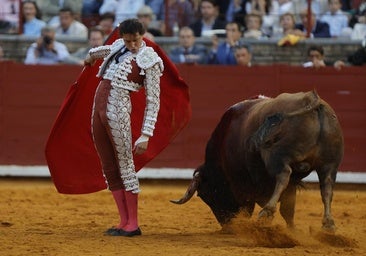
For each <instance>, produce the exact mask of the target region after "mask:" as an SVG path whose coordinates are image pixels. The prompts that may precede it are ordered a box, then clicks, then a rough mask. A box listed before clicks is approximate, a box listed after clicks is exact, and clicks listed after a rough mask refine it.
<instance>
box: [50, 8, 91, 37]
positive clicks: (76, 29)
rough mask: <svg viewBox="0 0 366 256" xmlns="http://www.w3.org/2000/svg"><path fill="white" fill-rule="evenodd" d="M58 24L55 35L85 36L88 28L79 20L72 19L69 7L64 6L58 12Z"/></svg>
mask: <svg viewBox="0 0 366 256" xmlns="http://www.w3.org/2000/svg"><path fill="white" fill-rule="evenodd" d="M59 17H60V24H59V25H58V26H57V27H56V35H57V36H73V37H82V38H87V36H88V29H87V27H86V26H85V25H84V24H82V23H81V22H79V21H77V20H75V19H74V13H73V11H72V9H71V8H68V7H65V8H62V9H60V12H59Z"/></svg>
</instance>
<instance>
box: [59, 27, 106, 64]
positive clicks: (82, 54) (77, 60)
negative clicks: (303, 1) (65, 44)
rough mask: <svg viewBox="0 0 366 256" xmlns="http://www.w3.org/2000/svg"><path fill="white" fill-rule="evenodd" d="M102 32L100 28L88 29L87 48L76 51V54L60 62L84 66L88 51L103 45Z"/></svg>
mask: <svg viewBox="0 0 366 256" xmlns="http://www.w3.org/2000/svg"><path fill="white" fill-rule="evenodd" d="M104 36H105V35H104V31H103V30H102V29H101V28H100V27H93V28H90V29H89V31H88V44H89V45H88V47H83V48H80V49H78V50H77V51H76V52H74V53H72V54H70V55H69V56H68V57H66V58H65V59H64V60H63V61H62V62H63V63H66V64H75V65H84V60H85V59H86V57H87V55H88V53H89V50H90V49H91V48H94V47H98V46H101V45H103V43H104Z"/></svg>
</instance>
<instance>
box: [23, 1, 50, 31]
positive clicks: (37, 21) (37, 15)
mask: <svg viewBox="0 0 366 256" xmlns="http://www.w3.org/2000/svg"><path fill="white" fill-rule="evenodd" d="M22 11H23V20H22V21H23V34H24V35H27V36H40V35H41V30H42V28H43V27H45V26H46V22H44V21H43V20H42V16H41V12H40V10H39V8H38V5H37V3H36V2H35V1H32V0H25V1H23V2H22Z"/></svg>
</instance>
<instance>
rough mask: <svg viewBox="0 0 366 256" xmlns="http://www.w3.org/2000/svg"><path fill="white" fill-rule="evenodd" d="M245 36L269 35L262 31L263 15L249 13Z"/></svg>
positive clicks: (256, 37) (255, 37)
mask: <svg viewBox="0 0 366 256" xmlns="http://www.w3.org/2000/svg"><path fill="white" fill-rule="evenodd" d="M245 27H246V30H245V31H244V38H254V39H264V38H268V35H267V34H265V33H264V32H263V31H262V16H261V15H260V14H259V13H254V12H253V13H249V14H247V16H246V17H245Z"/></svg>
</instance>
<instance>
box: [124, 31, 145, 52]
mask: <svg viewBox="0 0 366 256" xmlns="http://www.w3.org/2000/svg"><path fill="white" fill-rule="evenodd" d="M142 38H143V35H141V34H139V33H136V34H123V35H122V39H123V41H124V42H125V45H126V48H127V49H128V50H129V51H130V52H132V53H137V52H138V51H139V49H140V47H141V46H142Z"/></svg>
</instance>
